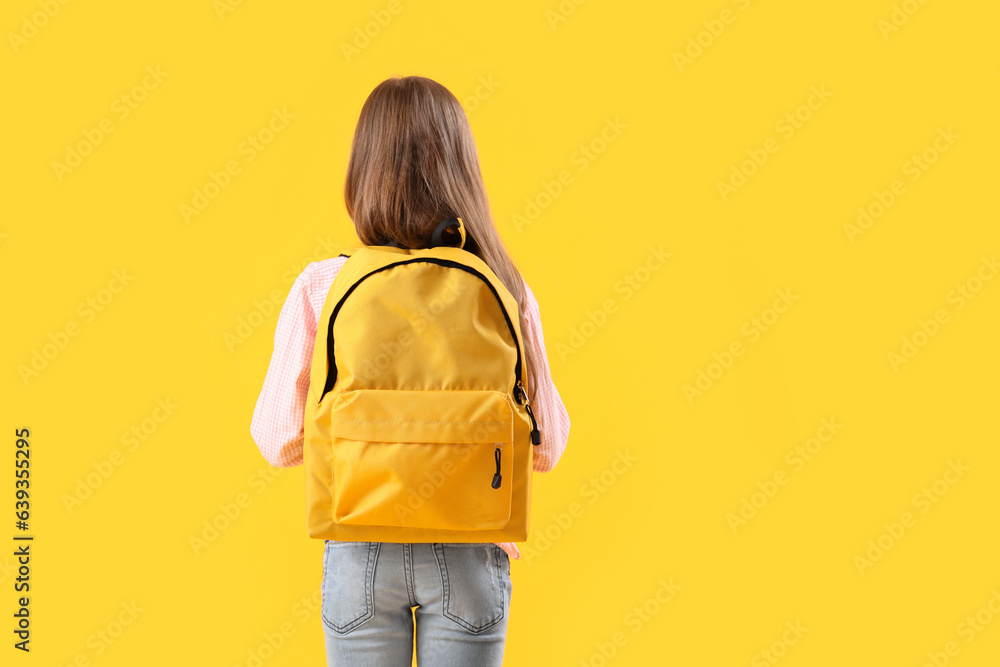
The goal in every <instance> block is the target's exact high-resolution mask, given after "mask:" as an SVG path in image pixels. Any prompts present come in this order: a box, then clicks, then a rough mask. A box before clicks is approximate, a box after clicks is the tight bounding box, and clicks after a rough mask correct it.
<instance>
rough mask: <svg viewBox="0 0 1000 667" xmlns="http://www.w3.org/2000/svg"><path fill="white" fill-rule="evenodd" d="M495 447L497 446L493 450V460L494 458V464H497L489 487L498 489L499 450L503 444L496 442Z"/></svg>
mask: <svg viewBox="0 0 1000 667" xmlns="http://www.w3.org/2000/svg"><path fill="white" fill-rule="evenodd" d="M496 445H497V448H496V449H494V450H493V458H495V459H496V462H497V471H496V473H494V475H493V483H492V484H490V486H492V487H493V488H494V489H499V488H500V450H501V449H503V443H502V442H498V443H496Z"/></svg>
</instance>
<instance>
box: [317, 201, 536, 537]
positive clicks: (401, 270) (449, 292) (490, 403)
mask: <svg viewBox="0 0 1000 667" xmlns="http://www.w3.org/2000/svg"><path fill="white" fill-rule="evenodd" d="M456 225H457V228H458V235H459V236H460V243H459V245H458V247H448V246H442V245H441V243H442V239H444V238H445V236H446V235H445V232H447V231H449V229H451V230H452V231H453V230H454V227H455V226H456ZM464 243H465V229H464V226H463V225H462V222H461V220H460V219H458V218H451V219H449V220H446V221H444V222H443V223H441V225H439V226H438V228H437V229H436V230H435V233H434V235H433V236H432V239H431V245H432V247H430V248H420V249H406V248H399V247H395V246H360V247H358V248H356V249H354V250H353V251H345V252H344V253H342V255H345V256H347V257H348V259H347V261H346V262H344V265H343V266H342V268H341V269H340V271H338V273H337V276H336V278H335V279H334V281H333V285H332V286H331V287H330V292H329V294H328V295H327V298H326V302H325V303H324V305H323V310H322V311H321V313H320V317H319V326H318V327H317V330H316V342H315V347H314V350H313V359H312V366H311V369H310V377H309V395H308V398H307V399H306V406H305V421H304V432H305V433H304V443H303V448H304V453H303V456H304V464H305V473H306V520H307V525H308V530H309V535H310V537H314V538H318V539H329V540H346V541H373V542H523V541H525V540H527V537H528V514H529V505H530V501H531V473H532V459H533V455H534V450H533V447H534V445H537V444H539V442H540V434H539V431H538V428H537V423H536V422H535V418H534V415H533V414H532V412H531V407H530V405H529V402H528V397H527V394H526V392H525V391H524V383H525V380H526V376H527V370H526V368H525V364H524V342H523V339H522V337H521V329H520V320H519V318H518V305H517V300H516V299H515V298H514V296H513V295H512V294H511V293H510V292H509V291H508V290H507V289H506V287H505V286H504V285H503V283H502V282H501V281H500V279H499V278H497V276H496V274H494V273H493V271H492V270H491V269H490V268H489V266H487V265H486V263H485V262H484V261H483V260H481V259H480V258H479V257H477V256H476V255H474V254H472V253H471V252H469V251H467V250H464V249H463V246H464Z"/></svg>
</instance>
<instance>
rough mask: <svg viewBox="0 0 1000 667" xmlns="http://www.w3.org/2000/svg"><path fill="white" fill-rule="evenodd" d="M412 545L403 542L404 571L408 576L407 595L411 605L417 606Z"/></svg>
mask: <svg viewBox="0 0 1000 667" xmlns="http://www.w3.org/2000/svg"><path fill="white" fill-rule="evenodd" d="M412 548H413V547H412V546H411V545H410V544H409V543H407V542H404V543H403V572H404V574H405V577H406V595H407V597H408V598H409V600H410V606H411V607H416V606H417V600H416V597H415V596H414V594H413V553H412V551H411V550H412Z"/></svg>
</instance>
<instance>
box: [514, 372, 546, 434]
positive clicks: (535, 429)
mask: <svg viewBox="0 0 1000 667" xmlns="http://www.w3.org/2000/svg"><path fill="white" fill-rule="evenodd" d="M518 391H520V392H521V396H522V398H524V404H523V405H524V409H525V410H527V411H528V417H529V418H531V444H533V445H538V444H541V442H542V434H541V432H539V430H538V423H537V422H536V421H535V413H534V412H532V411H531V401H529V400H528V392H526V391H525V390H524V383H522V382H521V380H520V379H519V380H518V381H517V384H515V385H514V399H515V400H516V401H517V403H518V405H521V400H520V399H519V398H517V393H518Z"/></svg>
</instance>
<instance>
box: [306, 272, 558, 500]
mask: <svg viewBox="0 0 1000 667" xmlns="http://www.w3.org/2000/svg"><path fill="white" fill-rule="evenodd" d="M415 262H427V263H428V264H437V265H439V266H447V267H451V268H456V269H461V270H463V271H465V272H467V273H471V274H472V275H474V276H476V277H477V278H479V279H480V280H482V281H483V282H484V283H486V286H487V287H489V288H490V291H491V292H493V296H494V297H496V300H497V304H498V305H499V306H500V312H502V313H503V317H504V319H505V320H506V321H507V327H508V328H509V329H510V337H511V338H512V339H513V340H514V349H515V350H516V351H517V363H516V364H515V365H514V400H515V401H517V404H518V405H523V406H524V408H525V409H526V410H527V411H528V417H529V418H530V419H531V444H533V445H538V444H540V443H541V441H542V440H541V433H540V432H539V430H538V423H537V422H536V421H535V415H534V413H532V411H531V405H530V403H529V402H528V393H527V392H526V391H525V390H524V384H523V383H522V382H521V346H520V344H519V343H518V342H517V333H516V332H515V331H514V323H513V322H512V321H511V319H510V314H509V313H508V312H507V307H506V306H504V305H503V300H502V299H501V298H500V295H499V294H498V293H497V290H496V288H495V287H494V286H493V283H491V282H490V281H489V279H488V278H487V277H486V276H484V275H483V274H482V273H480V272H479V271H476V270H475V269H474V268H472V267H471V266H466V265H465V264H462V263H460V262H456V261H453V260H450V259H438V258H436V257H418V258H416V259H405V260H402V261H400V262H393V263H392V264H386V265H385V266H382V267H379V268H377V269H375V270H373V271H369V272H368V273H366V274H365V275H363V276H361V278H359V279H358V280H357V282H355V283H354V284H353V285H351V286H350V288H348V290H347V292H345V293H344V296H342V297H340V301H338V302H337V305H336V306H335V307H334V309H333V313H331V315H330V325H329V328H328V330H327V334H326V360H327V369H328V370H327V375H326V384H325V385H324V387H323V394H322V395H321V396H320V397H319V400H320V401H322V400H323V397H324V396H326V395H327V393H329V392H330V390H332V389H333V385H334V384H335V383H336V382H337V366H336V365H335V360H334V358H333V322H334V320H336V319H337V313H338V312H340V307H341V306H343V305H344V300H345V299H347V297H348V296H350V295H351V292H353V291H354V289H355V288H356V287H357V286H358V285H360V284H361V283H362V282H363V281H364V280H365V279H366V278H368V277H370V276H372V275H374V274H376V273H378V272H379V271H384V270H386V269H391V268H393V267H395V266H402V265H404V264H413V263H415ZM518 391H520V393H521V396H522V397H523V398H524V402H523V403H522V402H521V399H519V398H518V396H517V395H518ZM497 458H499V456H498V457H497ZM498 483H499V482H498Z"/></svg>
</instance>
